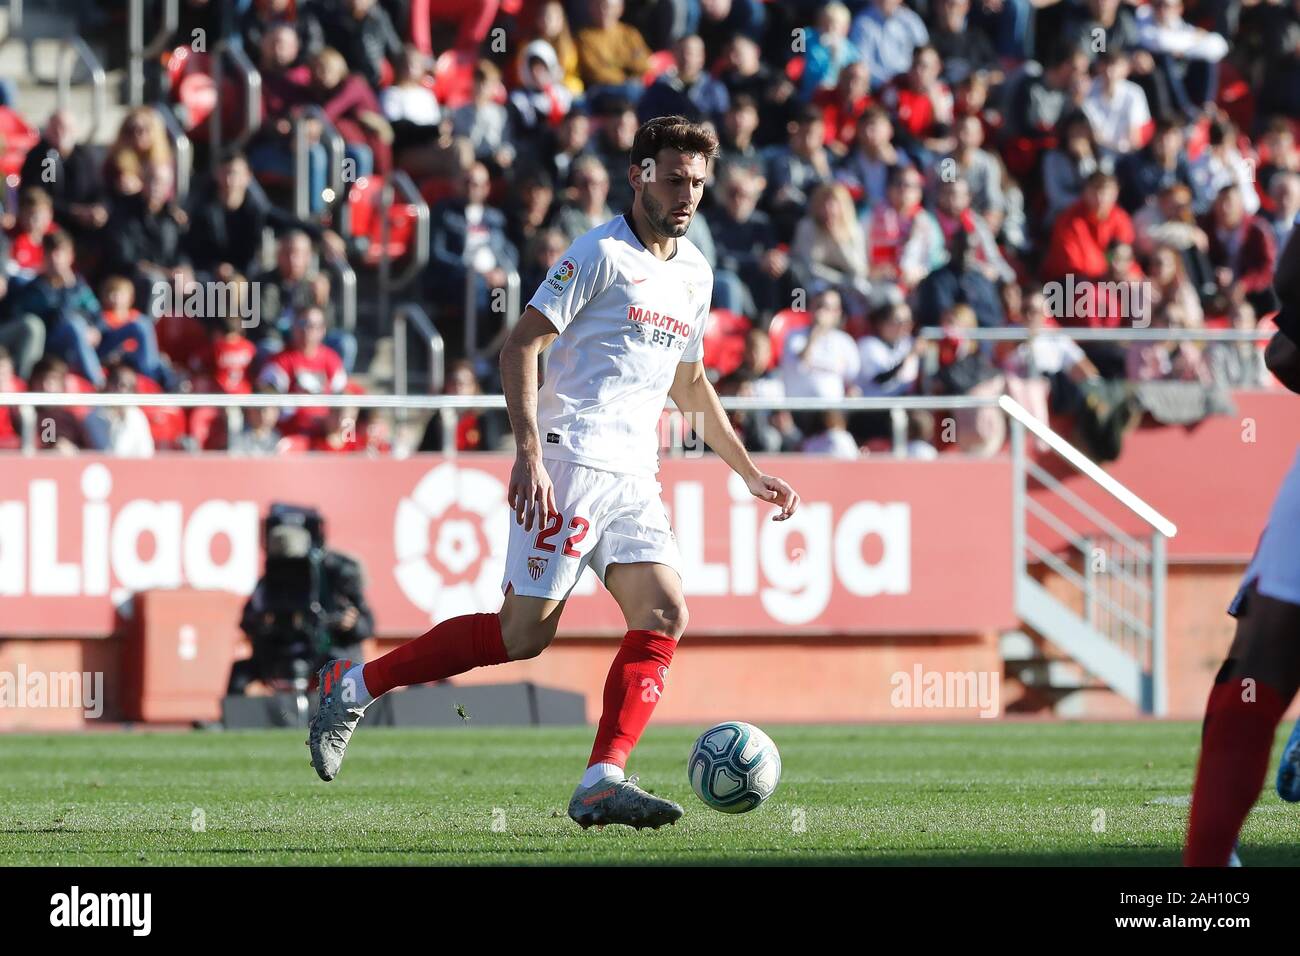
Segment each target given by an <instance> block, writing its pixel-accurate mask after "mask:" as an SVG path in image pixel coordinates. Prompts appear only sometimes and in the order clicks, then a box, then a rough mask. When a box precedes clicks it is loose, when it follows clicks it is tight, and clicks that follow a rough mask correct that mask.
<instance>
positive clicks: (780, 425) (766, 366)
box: [717, 329, 803, 452]
mask: <svg viewBox="0 0 1300 956" xmlns="http://www.w3.org/2000/svg"><path fill="white" fill-rule="evenodd" d="M771 365H772V342H771V340H770V339H769V338H768V335H767V333H766V332H764V331H763V330H762V329H750V330H749V331H748V332H747V333H746V334H745V351H744V354H743V355H742V357H741V362H740V365H739V366H738V367H737V368H736V370H735V371H734V372H732V373H731V374H730V375H728V376H726V377H725V378H723V379H721V380H720V381H719V382H718V385H717V388H718V394H719V395H734V396H736V397H738V398H766V399H782V398H784V397H785V384H784V382H783V381H782V380H781V377H780V376H779V375H777V374H776V373H775V372H774V371H772V370H771ZM727 417H728V419H729V420H730V422H731V425H732V427H733V428H735V429H736V434H738V435H739V436H740V438H741V441H743V442H744V443H745V447H746V448H747V449H749V450H750V451H757V452H782V451H797V450H798V448H799V444H800V442H802V441H803V434H802V433H801V432H800V431H799V429H798V428H797V427H796V426H795V424H794V418H793V416H791V414H790V413H789V412H786V411H771V412H737V411H733V412H729V413H728V416H727Z"/></svg>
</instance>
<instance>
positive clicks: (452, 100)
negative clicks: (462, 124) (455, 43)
mask: <svg viewBox="0 0 1300 956" xmlns="http://www.w3.org/2000/svg"><path fill="white" fill-rule="evenodd" d="M477 65H478V56H477V54H475V53H474V52H472V51H469V50H447V51H446V52H445V53H443V54H442V55H441V56H439V57H438V59H437V60H436V61H435V62H434V64H433V93H434V95H435V96H436V97H438V103H439V105H441V106H442V108H443V109H444V110H454V109H455V108H456V107H458V106H464V105H465V104H466V103H468V102H470V101H471V100H473V99H474V67H475V66H477Z"/></svg>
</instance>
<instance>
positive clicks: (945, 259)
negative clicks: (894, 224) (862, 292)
mask: <svg viewBox="0 0 1300 956" xmlns="http://www.w3.org/2000/svg"><path fill="white" fill-rule="evenodd" d="M970 201H971V197H970V186H968V185H967V184H966V181H965V180H964V179H952V180H949V181H945V182H941V183H939V188H938V191H937V195H936V200H935V206H934V212H929V211H928V210H921V211H919V212H918V213H917V214H916V218H915V221H914V222H913V223H912V229H911V232H910V233H909V235H908V237H907V242H906V244H905V245H904V246H903V253H902V258H901V260H900V266H901V268H902V270H903V272H904V273H906V274H918V275H926V274H932V273H933V272H934V271H935V270H937V269H941V268H943V267H944V266H946V265H948V263H949V261H950V259H951V258H952V256H953V251H952V250H953V247H954V243H955V242H956V240H957V237H958V236H960V237H962V250H963V253H964V254H965V256H966V262H965V265H964V267H963V268H964V269H967V270H972V271H973V277H974V278H977V279H982V280H983V282H984V283H990V284H991V283H1003V282H1010V281H1012V280H1013V279H1014V278H1015V271H1014V270H1013V269H1012V268H1011V266H1010V265H1009V264H1008V263H1007V260H1006V259H1005V258H1004V257H1003V255H1002V252H1001V250H1000V249H998V244H997V239H996V238H995V236H994V234H993V230H992V229H991V228H990V227H989V224H988V223H987V222H985V221H984V217H983V216H981V215H980V214H979V213H977V212H975V211H974V210H973V209H971V208H970ZM974 304H975V303H974V302H972V305H974ZM942 308H943V309H946V308H947V306H944V307H942ZM941 311H942V309H941ZM976 312H977V313H980V323H981V324H987V315H986V314H985V313H983V312H981V309H980V307H978V306H977V307H976ZM937 320H938V315H937V314H935V315H933V316H930V317H927V318H923V319H922V324H927V325H933V324H934V323H935V322H936V321H937ZM999 323H1000V320H999ZM995 324H997V323H995Z"/></svg>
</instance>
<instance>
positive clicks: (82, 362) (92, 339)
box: [11, 229, 152, 388]
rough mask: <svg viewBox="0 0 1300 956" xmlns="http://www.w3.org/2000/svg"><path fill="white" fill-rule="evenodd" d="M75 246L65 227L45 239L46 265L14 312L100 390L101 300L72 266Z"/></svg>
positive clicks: (47, 347)
mask: <svg viewBox="0 0 1300 956" xmlns="http://www.w3.org/2000/svg"><path fill="white" fill-rule="evenodd" d="M72 261H73V245H72V237H70V236H69V235H68V234H67V233H66V232H64V231H63V230H62V229H57V230H55V231H54V232H52V233H50V234H49V235H48V236H47V237H46V238H45V265H44V268H43V269H42V270H41V273H40V275H38V276H37V277H36V278H35V279H33V280H32V281H31V282H29V283H27V284H26V285H25V286H23V288H22V289H20V290H19V291H18V292H16V293H15V294H14V296H13V303H12V305H11V308H12V310H13V314H14V315H15V316H17V317H18V318H19V319H20V320H21V321H22V322H23V324H24V325H25V326H27V327H30V325H31V320H32V319H33V318H34V319H36V320H38V321H39V322H41V324H42V325H43V326H44V329H45V354H46V355H50V356H54V357H57V358H59V359H62V360H63V361H64V362H66V363H70V364H71V365H72V366H73V367H74V368H75V369H76V371H77V373H78V374H79V375H81V377H82V378H85V379H87V380H89V381H90V383H91V384H92V385H94V386H95V387H96V388H102V387H103V385H104V372H103V368H102V367H101V366H100V362H99V356H98V355H97V354H96V351H95V348H96V346H98V345H99V344H100V332H99V329H98V327H97V325H98V320H99V300H98V299H96V298H95V294H94V293H93V292H91V291H90V286H88V285H87V284H86V282H85V280H83V279H82V278H81V277H80V276H79V275H77V273H76V272H75V271H74V270H73V268H72ZM150 331H152V330H150Z"/></svg>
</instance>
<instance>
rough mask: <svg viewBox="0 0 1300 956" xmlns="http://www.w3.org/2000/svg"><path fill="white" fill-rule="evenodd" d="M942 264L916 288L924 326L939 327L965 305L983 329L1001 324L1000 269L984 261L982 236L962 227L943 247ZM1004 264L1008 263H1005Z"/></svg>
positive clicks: (918, 306) (919, 311)
mask: <svg viewBox="0 0 1300 956" xmlns="http://www.w3.org/2000/svg"><path fill="white" fill-rule="evenodd" d="M942 249H943V264H942V265H941V266H939V267H938V268H936V269H934V270H933V271H932V272H930V273H929V275H927V276H926V277H925V278H924V279H922V280H921V282H920V284H919V285H918V286H917V287H916V296H915V307H916V315H917V318H918V319H919V321H920V324H921V325H923V326H926V325H937V324H939V322H940V320H941V317H942V316H943V315H945V314H947V313H949V312H951V311H952V310H953V309H955V308H956V307H957V306H960V305H965V306H967V307H969V308H970V310H971V311H972V312H973V313H974V314H975V316H976V318H977V320H978V323H979V325H980V326H982V327H984V328H994V327H997V326H999V325H1002V324H1003V322H1004V320H1005V315H1004V313H1003V311H1002V303H1001V299H1000V298H999V296H998V287H997V285H996V281H997V277H998V275H999V270H998V267H997V266H996V265H995V264H993V263H990V262H987V261H984V260H983V259H982V253H981V251H980V234H979V232H978V231H976V230H974V229H966V228H959V229H957V230H955V231H953V232H952V234H951V235H949V236H948V238H947V241H946V242H945V243H944V245H943V247H942ZM1004 264H1005V263H1004Z"/></svg>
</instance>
